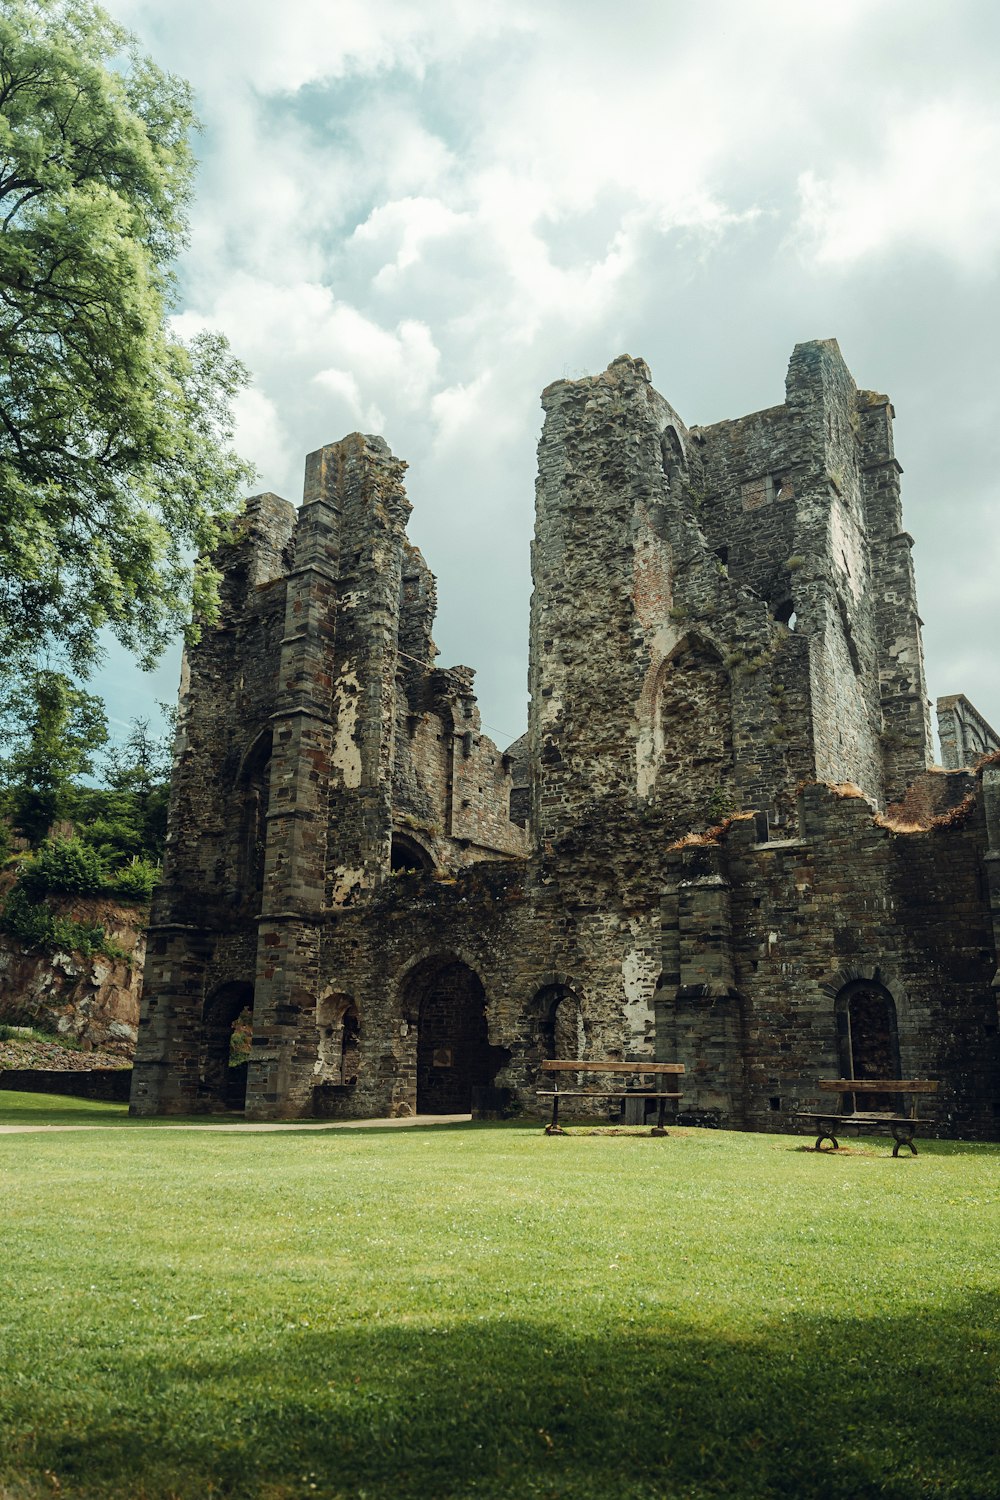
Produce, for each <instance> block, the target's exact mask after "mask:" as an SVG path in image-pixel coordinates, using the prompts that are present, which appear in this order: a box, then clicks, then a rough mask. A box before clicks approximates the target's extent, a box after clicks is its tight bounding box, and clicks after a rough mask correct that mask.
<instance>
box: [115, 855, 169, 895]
mask: <svg viewBox="0 0 1000 1500" xmlns="http://www.w3.org/2000/svg"><path fill="white" fill-rule="evenodd" d="M159 879H160V867H159V865H154V864H153V863H152V861H151V860H148V859H142V858H140V857H139V856H138V855H137V856H136V858H135V859H133V860H132V863H131V864H128V865H124V866H123V867H122V869H120V870H116V871H115V873H114V874H113V875H112V876H111V877H110V879H109V880H108V881H107V882H106V884H105V887H104V888H105V890H106V891H107V892H108V893H109V894H110V895H112V896H118V897H120V899H121V900H123V901H140V902H142V903H145V902H147V901H149V900H150V898H151V897H152V894H153V888H154V886H156V885H157V883H158V882H159Z"/></svg>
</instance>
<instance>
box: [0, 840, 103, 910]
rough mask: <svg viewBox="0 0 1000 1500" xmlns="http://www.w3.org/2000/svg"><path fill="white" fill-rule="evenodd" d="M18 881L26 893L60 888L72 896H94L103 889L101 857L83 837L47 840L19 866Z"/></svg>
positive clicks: (31, 894)
mask: <svg viewBox="0 0 1000 1500" xmlns="http://www.w3.org/2000/svg"><path fill="white" fill-rule="evenodd" d="M19 884H20V885H21V887H22V889H23V890H25V891H26V892H27V894H28V895H29V896H33V897H38V896H44V895H45V894H46V892H48V891H63V892H66V893H67V894H69V895H72V896H96V895H99V894H100V892H101V891H102V890H103V889H104V885H105V875H104V865H103V864H102V862H101V856H100V855H99V854H98V852H97V850H96V849H92V848H91V847H90V845H89V844H85V843H84V842H83V841H82V839H77V838H71V839H47V840H46V841H45V843H44V844H43V845H42V847H41V849H40V850H39V851H38V853H37V854H36V855H34V856H33V858H31V859H27V860H25V861H24V864H23V865H22V866H21V874H20V880H19Z"/></svg>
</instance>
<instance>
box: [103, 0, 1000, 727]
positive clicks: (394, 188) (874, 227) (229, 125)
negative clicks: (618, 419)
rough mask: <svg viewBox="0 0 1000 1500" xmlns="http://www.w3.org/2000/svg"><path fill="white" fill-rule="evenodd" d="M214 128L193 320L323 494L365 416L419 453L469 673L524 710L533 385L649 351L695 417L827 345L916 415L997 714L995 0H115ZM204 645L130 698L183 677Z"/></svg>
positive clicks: (721, 412) (120, 669)
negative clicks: (247, 380) (335, 452)
mask: <svg viewBox="0 0 1000 1500" xmlns="http://www.w3.org/2000/svg"><path fill="white" fill-rule="evenodd" d="M106 3H108V5H109V8H110V9H111V10H112V11H113V13H114V14H115V15H116V16H117V17H118V18H119V19H121V20H122V21H123V22H125V23H126V24H127V25H129V26H130V27H132V28H133V29H134V30H135V31H136V32H137V33H138V35H139V37H140V38H141V40H142V42H143V43H144V45H145V47H146V49H147V50H148V51H149V52H151V53H152V54H153V55H154V56H155V57H156V58H157V60H158V61H159V62H160V63H161V64H163V65H164V66H166V67H168V68H170V69H172V70H173V71H175V72H177V73H180V74H182V75H183V76H184V77H186V78H188V79H189V80H190V81H191V82H192V83H193V85H194V87H195V89H196V91H197V95H198V106H199V111H200V114H201V117H202V119H203V121H204V126H205V129H204V133H203V135H202V137H201V141H200V153H201V158H202V169H201V176H200V182H199V192H198V198H197V202H196V204H195V207H194V213H193V223H192V237H191V248H190V251H189V253H188V255H187V257H186V259H185V263H184V267H183V271H184V279H183V304H182V308H181V310H180V325H181V328H182V330H184V331H188V332H193V331H194V330H195V329H197V328H200V327H203V326H211V327H216V328H220V329H222V330H223V331H224V332H225V333H226V334H227V335H228V337H229V339H230V341H231V343H232V345H233V347H234V348H235V350H236V352H237V353H238V354H239V355H240V356H241V358H242V359H243V360H245V361H246V363H247V364H248V365H249V367H250V368H251V370H252V371H253V374H254V384H253V387H252V389H251V390H249V391H248V392H247V393H246V394H245V395H244V396H243V398H242V400H241V403H240V422H239V445H240V447H241V450H242V451H243V453H244V454H245V455H246V456H247V457H249V458H250V459H252V460H253V461H254V462H255V463H256V465H257V466H258V469H259V471H260V483H259V488H260V489H271V490H275V491H277V492H278V493H279V494H282V495H285V496H286V497H287V498H289V499H292V500H295V501H298V500H299V499H300V497H301V487H302V461H303V457H304V455H305V453H306V452H307V451H309V450H311V449H314V448H317V447H319V446H320V445H321V444H323V443H326V442H331V441H333V440H335V439H337V438H340V437H342V436H344V435H345V434H346V433H348V432H351V431H355V430H358V429H360V430H362V431H365V432H380V433H382V434H383V435H384V436H385V437H386V439H387V440H388V442H389V444H390V446H391V447H392V449H393V451H394V452H395V453H396V454H398V455H399V456H400V457H402V458H405V459H407V460H408V461H409V463H410V471H409V475H408V490H409V496H410V499H411V501H412V502H413V505H414V513H413V517H412V520H411V524H410V535H411V538H412V540H413V541H415V542H416V543H417V545H418V546H420V547H421V549H422V550H423V552H424V555H425V557H426V558H427V561H428V563H429V564H430V567H431V568H432V569H433V571H434V572H435V574H436V575H437V578H438V593H439V614H438V623H437V629H436V631H435V637H436V640H437V643H438V645H439V646H440V648H441V657H440V661H441V664H442V665H445V666H450V665H452V664H454V663H457V662H464V663H467V664H468V665H470V666H473V667H475V668H476V669H477V673H478V676H477V688H478V693H479V699H480V706H481V710H482V716H483V720H484V724H485V725H486V726H488V729H489V732H490V733H491V734H492V735H493V737H494V738H495V739H496V740H497V741H499V742H500V743H501V744H502V745H503V744H506V743H508V742H509V741H510V740H512V739H513V738H515V736H517V735H518V734H520V733H521V731H522V729H523V728H524V724H525V718H526V686H525V676H526V670H527V625H528V598H529V593H530V577H529V563H528V545H529V540H530V536H531V528H532V518H533V486H534V473H535V446H536V443H537V440H538V434H539V430H540V425H541V412H540V407H539V401H538V397H539V392H540V391H541V389H542V387H543V386H545V385H547V384H548V383H549V382H550V381H551V380H554V379H556V378H558V377H561V376H566V375H569V376H577V375H582V374H589V373H594V372H597V371H600V370H602V369H604V368H605V366H606V365H607V364H608V363H609V362H610V360H612V359H613V358H614V357H615V356H616V355H618V354H621V353H625V352H627V353H629V354H633V355H642V356H643V357H644V358H645V359H646V360H648V362H649V364H650V366H651V368H652V372H653V380H654V383H655V385H656V386H657V388H658V389H659V390H660V391H662V392H663V394H664V395H665V396H666V397H667V398H668V400H669V401H670V402H671V403H672V404H673V405H674V406H675V407H676V408H677V410H678V411H679V412H680V414H681V416H682V417H683V418H684V420H685V421H686V422H688V423H702V424H707V423H711V422H715V421H719V420H720V419H722V418H725V417H737V416H741V415H743V414H745V413H747V412H750V411H754V410H757V409H759V408H761V407H765V406H771V405H774V404H775V403H777V402H779V401H781V400H782V399H783V394H784V376H785V370H786V368H787V364H788V358H789V355H790V354H791V351H792V347H793V346H794V344H795V343H797V342H799V341H801V340H804V339H811V338H827V337H830V336H834V337H836V338H837V339H838V340H839V341H840V346H841V349H842V350H843V353H844V356H845V358H846V360H847V362H848V364H849V366H850V367H851V369H852V371H853V373H854V375H855V378H856V379H857V381H858V383H859V385H861V386H863V387H867V388H873V389H877V390H882V391H887V392H888V393H889V394H890V396H891V397H892V400H893V403H894V406H895V409H896V416H897V422H896V446H897V454H898V457H899V459H900V461H901V463H902V465H903V468H904V470H905V478H904V481H903V485H904V490H903V495H904V505H905V516H906V525H907V527H908V529H909V530H910V531H911V532H912V533H913V535H914V537H915V538H916V548H915V551H914V558H915V563H916V568H917V583H918V589H919V597H920V603H921V612H922V614H923V617H924V620H925V622H926V625H925V632H924V643H925V647H926V653H927V668H928V686H929V691H930V694H931V696H932V697H936V696H937V695H939V694H944V693H953V692H964V693H966V694H967V695H968V696H969V697H970V698H971V699H972V701H973V702H974V703H975V704H976V706H977V707H978V708H979V709H980V710H981V711H982V712H983V713H984V714H985V716H986V717H987V719H989V720H990V721H991V722H992V723H993V724H994V725H996V726H997V727H998V728H1000V650H998V632H997V626H996V611H995V602H996V580H997V576H998V565H1000V524H998V521H1000V507H998V504H997V494H998V475H1000V381H998V363H1000V361H998V353H997V350H998V343H1000V340H998V334H1000V319H998V300H1000V299H998V252H1000V76H998V75H1000V7H998V6H997V5H996V0H947V3H945V0H933V3H932V0H863V3H859V0H835V3H827V0H749V3H748V0H699V3H696V4H692V3H690V0H687V3H683V4H681V3H677V0H618V3H617V4H615V5H610V4H608V3H606V0H530V3H525V0H502V3H494V0H284V3H282V4H278V3H275V0H240V4H239V5H238V6H237V5H234V4H233V3H232V0H106ZM176 677H177V656H176V653H174V654H173V655H172V656H171V658H170V659H169V660H168V661H167V662H165V663H164V666H163V668H162V669H161V671H160V673H159V674H158V675H157V676H156V678H155V679H149V678H143V679H141V681H140V682H139V683H137V682H136V680H135V676H134V675H133V674H132V672H131V671H130V670H129V669H128V668H127V666H126V663H125V661H124V659H123V658H121V657H120V656H119V655H118V654H117V653H116V654H115V655H114V657H113V658H112V660H111V662H110V663H109V667H108V669H107V671H106V673H105V674H104V675H103V676H102V678H101V681H100V683H99V687H100V688H101V689H103V690H104V691H105V692H106V693H107V696H108V699H109V707H110V708H111V711H112V713H113V714H114V715H115V716H116V718H118V719H119V720H121V719H126V718H128V717H129V715H130V714H132V713H135V712H146V711H148V710H149V708H150V707H151V705H152V704H153V701H154V700H155V699H156V698H157V697H160V698H163V697H169V698H172V697H173V695H174V693H175V685H176Z"/></svg>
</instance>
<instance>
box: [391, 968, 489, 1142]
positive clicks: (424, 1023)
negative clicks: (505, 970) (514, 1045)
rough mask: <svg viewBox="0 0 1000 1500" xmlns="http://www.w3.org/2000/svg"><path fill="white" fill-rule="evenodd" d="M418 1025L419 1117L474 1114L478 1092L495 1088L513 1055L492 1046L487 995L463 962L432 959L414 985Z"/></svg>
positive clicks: (413, 1008)
mask: <svg viewBox="0 0 1000 1500" xmlns="http://www.w3.org/2000/svg"><path fill="white" fill-rule="evenodd" d="M410 997H411V1004H410V1007H409V1008H410V1011H411V1014H414V1015H415V1016H416V1021H417V1113H418V1114H424V1115H465V1114H470V1113H471V1111H472V1106H473V1093H474V1091H475V1090H482V1089H488V1088H490V1087H491V1086H492V1084H493V1080H494V1079H495V1077H496V1075H497V1073H498V1072H499V1070H500V1068H501V1067H503V1065H504V1064H505V1063H506V1062H508V1061H509V1059H510V1053H509V1052H508V1051H506V1049H504V1048H502V1047H493V1046H491V1045H490V1038H489V1031H488V1028H487V1025H486V993H485V991H484V989H483V986H482V983H481V982H480V980H479V977H478V975H476V974H474V973H473V971H472V970H471V969H470V968H468V966H467V965H466V964H463V963H460V962H458V960H454V959H453V960H443V961H437V962H435V961H434V960H430V961H429V962H428V963H427V964H422V965H421V966H420V971H419V973H418V974H417V975H415V976H414V977H413V978H412V979H411V981H410Z"/></svg>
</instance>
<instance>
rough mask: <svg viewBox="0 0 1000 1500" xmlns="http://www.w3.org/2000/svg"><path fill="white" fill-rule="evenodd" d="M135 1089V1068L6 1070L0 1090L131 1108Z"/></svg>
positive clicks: (1, 1074)
mask: <svg viewBox="0 0 1000 1500" xmlns="http://www.w3.org/2000/svg"><path fill="white" fill-rule="evenodd" d="M131 1088H132V1069H131V1068H91V1069H88V1070H86V1071H83V1070H79V1071H77V1070H73V1069H69V1068H66V1069H61V1068H60V1069H56V1068H4V1069H3V1070H2V1071H0V1089H12V1090H14V1091H15V1092H18V1093H22V1094H71V1095H72V1096H73V1098H74V1099H104V1100H107V1101H108V1102H110V1103H114V1104H127V1103H128V1098H129V1093H130V1091H131Z"/></svg>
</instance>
